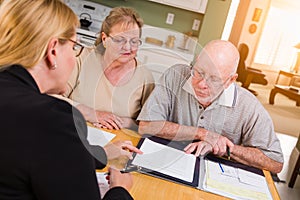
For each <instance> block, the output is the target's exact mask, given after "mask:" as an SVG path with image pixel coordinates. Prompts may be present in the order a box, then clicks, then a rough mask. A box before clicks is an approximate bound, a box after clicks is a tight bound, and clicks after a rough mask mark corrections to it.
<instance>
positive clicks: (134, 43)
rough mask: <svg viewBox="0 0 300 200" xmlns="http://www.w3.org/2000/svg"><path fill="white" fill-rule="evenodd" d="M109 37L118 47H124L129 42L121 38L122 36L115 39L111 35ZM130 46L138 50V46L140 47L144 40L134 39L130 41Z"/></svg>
mask: <svg viewBox="0 0 300 200" xmlns="http://www.w3.org/2000/svg"><path fill="white" fill-rule="evenodd" d="M108 37H110V38H111V40H112V41H113V42H114V43H116V44H118V45H122V46H124V45H125V44H126V43H127V41H128V40H127V39H126V38H124V37H121V36H116V37H113V36H111V35H108ZM129 44H130V46H131V47H135V48H137V47H138V46H140V45H141V44H142V40H140V38H132V39H130V40H129Z"/></svg>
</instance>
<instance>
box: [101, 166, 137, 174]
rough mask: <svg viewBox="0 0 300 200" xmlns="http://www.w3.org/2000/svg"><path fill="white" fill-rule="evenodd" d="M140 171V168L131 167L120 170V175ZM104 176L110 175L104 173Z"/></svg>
mask: <svg viewBox="0 0 300 200" xmlns="http://www.w3.org/2000/svg"><path fill="white" fill-rule="evenodd" d="M141 169H142V167H140V166H132V167H128V168H126V169H122V170H120V172H121V173H122V174H124V173H129V172H135V171H140V170H141ZM104 175H110V173H109V172H105V173H104Z"/></svg>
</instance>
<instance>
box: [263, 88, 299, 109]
mask: <svg viewBox="0 0 300 200" xmlns="http://www.w3.org/2000/svg"><path fill="white" fill-rule="evenodd" d="M277 93H280V94H283V95H284V96H287V97H288V98H289V99H292V100H295V101H296V106H300V93H298V91H295V90H291V89H290V86H285V85H275V86H274V88H273V89H272V90H271V93H270V97H269V104H272V105H273V104H274V98H275V95H276V94H277Z"/></svg>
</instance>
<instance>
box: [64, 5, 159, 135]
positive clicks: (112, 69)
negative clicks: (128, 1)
mask: <svg viewBox="0 0 300 200" xmlns="http://www.w3.org/2000/svg"><path fill="white" fill-rule="evenodd" d="M142 25H143V20H142V19H141V17H140V16H139V15H138V13H137V12H136V11H135V10H134V9H132V8H128V7H116V8H113V9H112V10H111V12H110V14H109V15H108V16H107V17H106V19H105V20H104V22H103V24H102V28H101V32H100V34H99V37H98V39H97V41H96V43H95V47H93V48H85V49H84V51H83V53H82V55H81V56H80V57H79V59H78V63H77V67H76V68H75V70H74V71H73V73H72V76H71V78H70V80H69V82H68V90H67V92H66V93H65V94H64V96H65V97H67V98H69V99H71V100H72V101H71V102H72V103H73V104H74V105H75V106H76V107H77V108H78V109H79V110H80V111H81V112H82V114H83V115H84V117H85V119H86V120H87V121H88V122H91V123H93V124H94V125H95V126H98V127H101V128H107V129H121V128H131V129H137V126H136V125H137V122H136V118H137V116H138V114H139V112H140V110H141V108H142V106H143V104H144V103H145V101H146V99H147V98H148V96H149V95H150V93H151V91H152V90H153V87H154V81H153V77H152V74H151V72H150V71H148V70H147V69H146V68H145V67H143V66H140V65H139V64H138V62H137V60H136V58H135V57H136V54H137V51H138V48H139V46H140V45H141V40H140V36H141V27H142Z"/></svg>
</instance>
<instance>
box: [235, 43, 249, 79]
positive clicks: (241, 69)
mask: <svg viewBox="0 0 300 200" xmlns="http://www.w3.org/2000/svg"><path fill="white" fill-rule="evenodd" d="M238 51H239V53H240V60H239V65H238V68H237V73H238V75H239V76H238V78H237V81H240V82H242V83H243V82H245V81H246V78H247V71H246V70H247V67H246V63H245V60H246V59H247V56H248V53H249V47H248V45H247V44H245V43H241V44H240V45H239V48H238Z"/></svg>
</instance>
